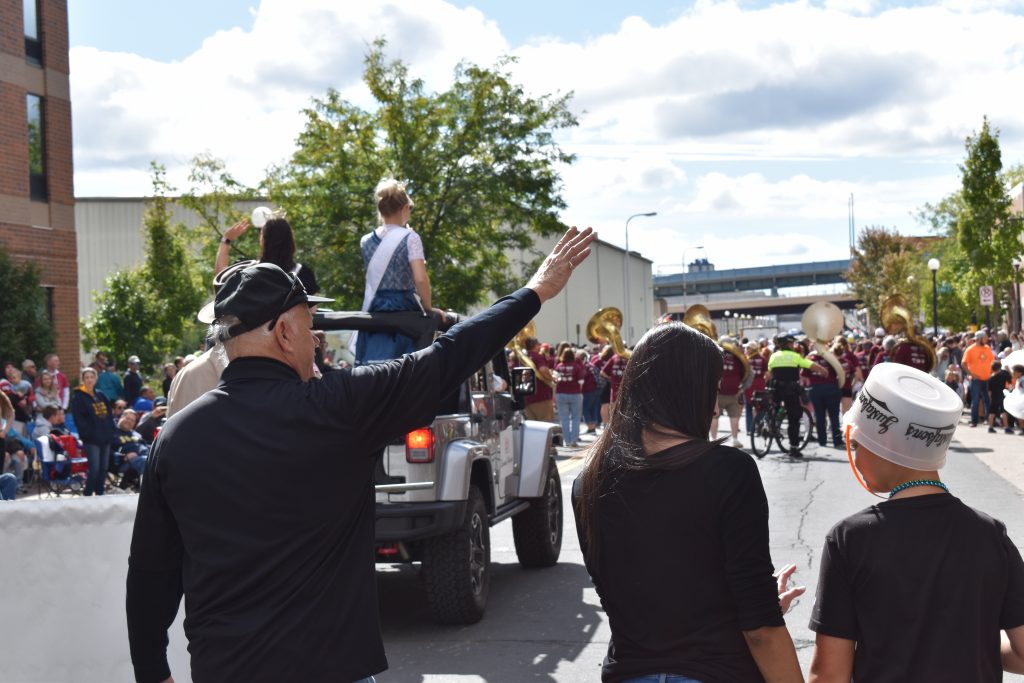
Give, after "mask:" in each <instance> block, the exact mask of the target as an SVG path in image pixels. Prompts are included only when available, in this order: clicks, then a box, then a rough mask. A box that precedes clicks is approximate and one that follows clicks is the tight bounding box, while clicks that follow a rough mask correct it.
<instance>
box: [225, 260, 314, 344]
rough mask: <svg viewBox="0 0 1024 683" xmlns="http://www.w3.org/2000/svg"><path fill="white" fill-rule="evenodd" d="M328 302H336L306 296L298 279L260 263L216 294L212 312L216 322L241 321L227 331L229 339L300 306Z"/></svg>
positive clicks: (239, 274)
mask: <svg viewBox="0 0 1024 683" xmlns="http://www.w3.org/2000/svg"><path fill="white" fill-rule="evenodd" d="M329 301H334V299H328V298H326V297H322V296H310V295H309V294H306V288H305V287H303V286H302V282H301V281H300V280H299V278H298V277H296V276H295V275H293V274H291V273H286V272H285V271H284V270H282V269H281V268H280V267H279V266H276V265H274V264H273V263H257V264H256V265H254V266H249V267H248V268H245V269H242V270H239V271H237V272H235V273H232V275H231V276H230V277H229V278H228V279H227V281H226V282H225V283H224V285H223V286H222V287H221V288H220V289H219V290H217V296H216V298H215V299H214V303H213V310H214V316H215V319H216V320H221V319H223V318H224V316H228V315H230V316H234V317H236V318H238V321H239V322H238V323H237V324H235V325H232V326H231V328H230V329H229V330H228V336H230V337H237V336H238V335H240V334H243V333H245V332H248V331H249V330H255V329H256V328H258V327H260V326H261V325H265V324H267V323H268V322H270V323H276V322H277V319H278V318H280V317H281V315H282V314H283V313H284V312H286V311H289V310H291V309H292V308H294V307H295V306H298V305H299V304H307V305H308V304H319V303H326V302H329ZM271 328H273V325H271Z"/></svg>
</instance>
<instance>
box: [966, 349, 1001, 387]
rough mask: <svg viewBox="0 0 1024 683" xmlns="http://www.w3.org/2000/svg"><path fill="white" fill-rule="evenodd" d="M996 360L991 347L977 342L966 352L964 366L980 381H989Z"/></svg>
mask: <svg viewBox="0 0 1024 683" xmlns="http://www.w3.org/2000/svg"><path fill="white" fill-rule="evenodd" d="M995 359H996V355H995V354H994V353H993V352H992V347H991V346H989V345H988V344H979V343H977V342H975V343H973V344H971V345H970V346H968V347H967V350H966V351H964V359H963V366H964V367H965V368H967V371H968V372H969V373H971V374H972V375H973V376H975V377H977V378H978V379H980V380H988V378H989V377H991V376H992V361H994V360H995Z"/></svg>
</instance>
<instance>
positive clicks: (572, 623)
mask: <svg viewBox="0 0 1024 683" xmlns="http://www.w3.org/2000/svg"><path fill="white" fill-rule="evenodd" d="M491 569H492V575H491V586H490V595H489V597H488V602H487V613H486V614H485V616H484V618H483V620H482V621H481V622H479V623H478V624H474V625H472V626H439V625H437V624H435V623H434V622H433V620H432V619H431V616H430V611H429V608H428V606H427V601H426V597H425V595H424V591H423V586H422V583H421V582H420V580H419V577H418V568H417V567H415V566H399V567H396V568H392V569H390V570H385V571H382V570H381V569H380V568H378V572H377V587H378V593H379V596H380V614H381V630H382V632H383V635H384V645H385V648H386V649H387V655H388V662H389V664H390V669H388V670H387V671H386V672H384V673H382V674H380V675H378V676H377V677H376V678H377V680H378V681H380V683H392V682H394V683H419V682H421V681H423V680H425V678H426V677H427V676H437V677H440V678H442V680H447V677H456V676H460V677H461V676H466V677H477V676H479V677H480V678H481V679H483V680H485V681H487V682H488V683H513V682H515V683H518V682H520V681H525V680H531V681H556V680H557V679H556V675H555V673H556V670H557V669H558V667H559V664H560V663H562V662H572V661H575V660H576V659H577V658H578V657H579V656H580V654H581V653H582V651H583V649H584V648H586V647H587V646H588V645H590V644H591V640H592V639H593V637H594V634H595V632H596V631H597V628H598V625H599V624H600V621H601V620H600V617H599V616H598V612H599V609H600V607H599V606H598V605H596V604H589V603H588V602H584V600H583V592H584V589H585V588H591V583H590V576H589V574H587V570H586V568H585V567H583V566H582V565H580V564H571V563H560V564H557V565H555V566H554V567H549V568H546V569H532V570H525V569H522V568H521V567H520V566H519V565H518V564H516V563H497V562H494V563H492V565H491ZM594 673H595V679H596V678H597V677H598V676H599V675H600V671H599V670H595V672H594Z"/></svg>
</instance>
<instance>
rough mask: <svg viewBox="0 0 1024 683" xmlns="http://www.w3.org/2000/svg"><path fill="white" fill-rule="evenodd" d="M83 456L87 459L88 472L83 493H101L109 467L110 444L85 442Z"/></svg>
mask: <svg viewBox="0 0 1024 683" xmlns="http://www.w3.org/2000/svg"><path fill="white" fill-rule="evenodd" d="M83 445H84V447H85V457H86V458H88V459H89V474H88V476H87V477H86V480H85V495H87V496H91V495H93V494H95V495H97V496H102V495H103V489H104V488H105V487H106V482H107V469H108V468H109V467H110V444H109V443H107V444H103V445H102V446H101V445H100V444H95V443H87V444H83Z"/></svg>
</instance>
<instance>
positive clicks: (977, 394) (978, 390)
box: [971, 377, 989, 427]
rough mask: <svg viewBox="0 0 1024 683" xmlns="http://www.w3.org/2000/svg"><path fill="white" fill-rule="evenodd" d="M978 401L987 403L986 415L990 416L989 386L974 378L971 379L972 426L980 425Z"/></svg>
mask: <svg viewBox="0 0 1024 683" xmlns="http://www.w3.org/2000/svg"><path fill="white" fill-rule="evenodd" d="M978 401H984V402H985V414H986V415H988V410H989V404H988V384H987V383H986V382H983V381H982V380H980V379H978V378H977V377H974V378H972V379H971V426H972V427H973V426H974V425H976V424H978Z"/></svg>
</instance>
